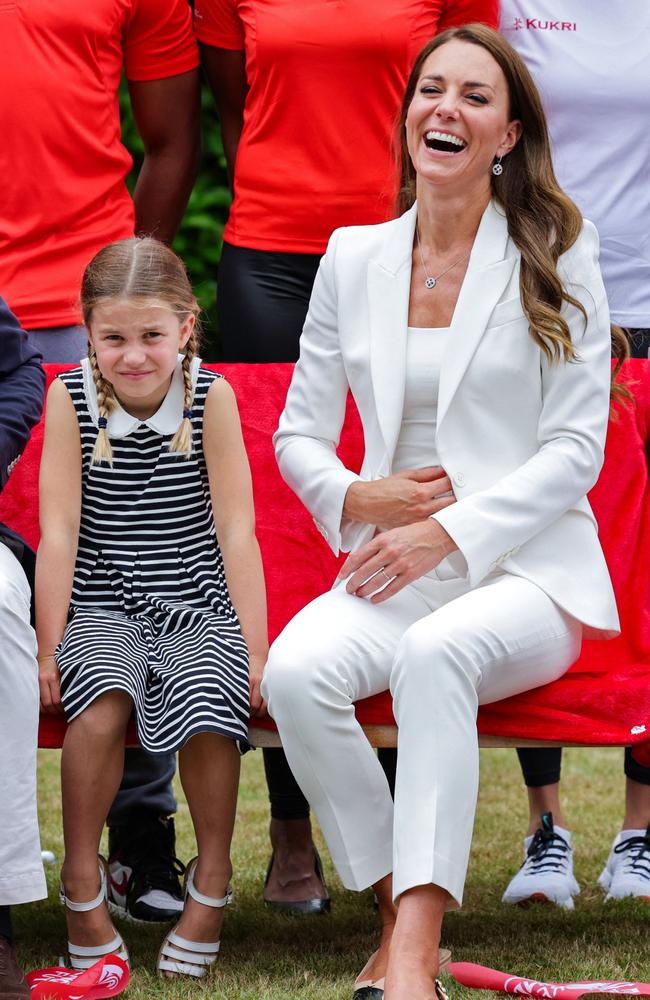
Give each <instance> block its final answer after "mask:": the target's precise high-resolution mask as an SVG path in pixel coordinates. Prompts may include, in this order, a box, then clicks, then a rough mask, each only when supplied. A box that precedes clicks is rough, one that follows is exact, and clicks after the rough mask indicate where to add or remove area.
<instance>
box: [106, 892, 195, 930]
mask: <svg viewBox="0 0 650 1000" xmlns="http://www.w3.org/2000/svg"><path fill="white" fill-rule="evenodd" d="M108 911H109V913H111V914H112V915H113V916H114V917H117V918H118V920H123V921H124V922H125V923H127V924H138V925H139V926H141V927H150V926H151V925H153V926H154V927H156V926H161V927H162V926H163V925H164V924H172V923H174V921H178V920H179V918H180V915H181V913H182V912H183V911H182V910H179V911H178V913H176V914H174V916H173V917H165V918H164V919H163V920H142V918H141V917H134V916H132V914H130V913H129V911H128V910H125V909H123V908H122V907H121V906H118V904H117V903H114V902H113V901H112V900H111V899H109V900H108Z"/></svg>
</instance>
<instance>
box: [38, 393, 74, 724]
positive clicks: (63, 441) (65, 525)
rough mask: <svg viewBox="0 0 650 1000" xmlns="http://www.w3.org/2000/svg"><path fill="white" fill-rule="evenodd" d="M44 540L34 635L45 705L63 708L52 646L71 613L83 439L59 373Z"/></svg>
mask: <svg viewBox="0 0 650 1000" xmlns="http://www.w3.org/2000/svg"><path fill="white" fill-rule="evenodd" d="M39 504H40V522H41V541H40V544H39V546H38V554H37V557H36V636H37V639H38V660H39V684H40V690H41V704H42V705H43V708H44V709H45V710H49V711H61V692H60V686H59V670H58V667H57V665H56V662H55V660H54V650H55V649H56V647H57V645H58V644H59V642H60V641H61V638H62V637H63V631H64V629H65V626H66V622H67V618H68V608H69V605H70V595H71V592H72V579H73V576H74V564H75V558H76V554H77V545H78V542H79V521H80V516H81V440H80V436H79V424H78V422H77V416H76V414H75V411H74V406H73V404H72V400H71V399H70V396H69V394H68V391H67V389H66V387H65V385H64V384H63V382H61V381H60V379H56V380H55V381H54V382H53V384H52V386H51V388H50V390H49V392H48V396H47V411H46V416H45V440H44V443H43V456H42V458H41V470H40V480H39Z"/></svg>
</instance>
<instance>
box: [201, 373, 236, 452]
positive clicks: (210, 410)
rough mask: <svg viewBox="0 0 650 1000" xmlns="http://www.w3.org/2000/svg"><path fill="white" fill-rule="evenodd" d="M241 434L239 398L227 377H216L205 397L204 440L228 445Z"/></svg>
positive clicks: (209, 442)
mask: <svg viewBox="0 0 650 1000" xmlns="http://www.w3.org/2000/svg"><path fill="white" fill-rule="evenodd" d="M240 435H241V425H240V420H239V410H238V409H237V398H236V396H235V393H234V390H233V388H232V386H231V385H230V383H228V382H226V380H225V378H218V379H215V380H214V382H213V383H212V385H211V386H210V388H209V389H208V391H207V394H206V397H205V409H204V415H203V440H204V443H208V444H221V445H224V446H225V445H226V444H227V443H229V442H231V441H232V440H233V438H234V437H239V436H240Z"/></svg>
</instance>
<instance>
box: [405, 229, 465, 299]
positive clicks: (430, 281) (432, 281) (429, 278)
mask: <svg viewBox="0 0 650 1000" xmlns="http://www.w3.org/2000/svg"><path fill="white" fill-rule="evenodd" d="M415 238H416V240H417V244H418V251H419V253H420V261H421V263H422V270H423V271H424V279H425V280H424V284H425V285H426V286H427V288H435V287H436V285H437V284H438V282H439V281H440V279H441V278H444V276H445V275H446V274H447V272H448V271H451V269H452V267H456V264H460V262H461V260H465V258H466V257H468V256H469V250H468V251H467V253H464V254H463V256H462V257H459V258H458V260H455V261H454V263H453V264H450V265H449V267H446V268H445V270H444V271H441V272H440V274H438V275H437V276H436V277H435V278H434V276H433V275H432V274H429V272H428V271H427V266H426V264H425V263H424V254H423V253H422V244H421V243H420V230H419V229H418V227H417V226H416V227H415Z"/></svg>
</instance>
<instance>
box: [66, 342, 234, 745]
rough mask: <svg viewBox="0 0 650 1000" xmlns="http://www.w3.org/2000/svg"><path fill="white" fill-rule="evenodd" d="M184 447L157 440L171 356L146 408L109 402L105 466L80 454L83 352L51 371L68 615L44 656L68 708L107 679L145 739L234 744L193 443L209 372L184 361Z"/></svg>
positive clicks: (162, 436)
mask: <svg viewBox="0 0 650 1000" xmlns="http://www.w3.org/2000/svg"><path fill="white" fill-rule="evenodd" d="M192 376H193V380H194V384H195V390H194V401H193V404H192V412H193V417H192V424H193V429H194V449H193V453H192V456H191V457H190V458H189V459H187V458H185V456H183V455H178V454H177V453H175V452H170V451H169V447H168V446H169V443H170V441H171V439H172V437H173V435H174V433H175V431H176V429H177V428H178V426H179V424H180V421H181V417H182V408H183V379H182V372H181V368H180V361H179V364H178V365H177V368H176V371H175V372H174V375H173V377H172V382H171V386H170V389H169V392H168V394H167V396H166V398H165V400H164V401H163V404H162V406H161V407H160V409H159V410H158V412H157V413H156V414H154V416H153V417H152V418H150V419H149V420H147V421H145V422H140V421H139V420H138V419H137V418H136V417H132V416H131V415H129V414H128V413H126V411H125V410H123V409H122V408H121V407H119V406H118V408H117V409H116V410H115V411H114V412H113V413H112V414H111V415H110V417H109V422H108V433H109V437H110V440H111V447H112V449H113V466H112V467H111V466H109V465H108V464H107V463H103V464H102V466H93V465H91V458H92V453H93V448H94V446H95V439H96V437H97V398H96V392H95V388H94V384H93V381H92V376H91V373H90V366H89V363H88V362H87V361H84V362H83V364H82V367H81V368H77V369H75V370H74V371H71V372H67V373H65V374H63V375H60V376H59V378H60V379H61V380H62V381H63V382H64V384H65V386H66V388H67V390H68V392H69V393H70V396H71V399H72V402H73V404H74V408H75V411H76V413H77V418H78V420H79V429H80V432H81V448H82V501H81V525H80V530H79V548H78V552H77V559H76V565H75V573H74V584H73V588H72V597H71V602H70V617H69V621H68V624H67V626H66V629H65V633H64V636H63V640H62V642H61V643H60V645H59V647H58V648H57V650H56V653H55V656H56V661H57V663H58V666H59V669H60V671H61V698H62V702H63V707H64V709H65V713H66V716H67V718H68V720H69V721H70V720H72V719H74V718H75V717H76V716H77V715H79V713H80V712H83V711H84V709H85V708H87V707H88V706H89V705H90V704H91V703H92V702H93V701H94V700H95V699H96V698H98V697H99V696H100V695H102V694H105V693H106V692H107V691H114V690H121V691H125V692H126V693H127V694H129V695H130V697H131V698H132V699H133V703H134V706H135V717H136V723H137V729H138V737H139V739H140V742H141V744H142V746H143V747H144V749H145V750H148V751H149V752H151V753H169V752H173V751H176V750H179V749H180V748H181V747H182V746H183V745H184V744H185V743H186V742H187V740H189V739H190V738H191V737H192V736H194V735H195V734H197V733H206V732H211V733H219V734H221V735H223V736H227V737H230V738H231V739H233V740H237V741H239V742H240V743H243V744H245V742H246V738H247V727H248V717H249V685H248V651H247V648H246V643H245V641H244V638H243V636H242V634H241V629H240V626H239V621H238V619H237V615H236V613H235V610H234V608H233V606H232V603H231V601H230V597H229V594H228V588H227V585H226V577H225V572H224V567H223V560H222V557H221V552H220V550H219V545H218V542H217V538H216V532H215V526H214V519H213V516H212V503H211V498H210V486H209V482H208V472H207V467H206V463H205V457H204V455H203V446H202V437H203V434H202V429H203V411H204V406H205V399H206V394H207V392H208V389H209V388H210V386H211V385H212V383H213V381H214V380H215V379H216V378H220V377H221V376H219V375H216V374H214V373H213V372H209V371H206V370H205V369H202V368H200V367H199V362H198V359H196V361H195V362H194V363H193V366H192Z"/></svg>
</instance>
